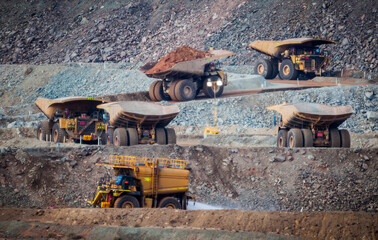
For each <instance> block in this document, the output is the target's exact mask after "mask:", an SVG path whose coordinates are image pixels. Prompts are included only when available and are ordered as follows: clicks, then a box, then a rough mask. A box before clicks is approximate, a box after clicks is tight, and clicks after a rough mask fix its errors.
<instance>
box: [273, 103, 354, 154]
mask: <svg viewBox="0 0 378 240" xmlns="http://www.w3.org/2000/svg"><path fill="white" fill-rule="evenodd" d="M267 109H269V110H275V111H277V112H279V113H280V114H281V119H280V121H279V123H278V124H277V146H278V147H290V148H293V147H336V148H338V147H343V148H349V147H350V135H349V132H348V130H346V129H338V127H339V126H340V125H341V124H342V123H343V122H344V121H345V120H347V119H348V118H349V117H350V116H351V115H352V114H353V109H352V107H351V106H337V107H333V106H328V105H323V104H317V103H295V104H280V105H274V106H269V107H267Z"/></svg>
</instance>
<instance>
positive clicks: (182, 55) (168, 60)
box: [146, 46, 211, 74]
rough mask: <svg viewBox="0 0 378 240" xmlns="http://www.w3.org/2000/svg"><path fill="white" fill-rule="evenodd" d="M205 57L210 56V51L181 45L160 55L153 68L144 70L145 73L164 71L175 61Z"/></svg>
mask: <svg viewBox="0 0 378 240" xmlns="http://www.w3.org/2000/svg"><path fill="white" fill-rule="evenodd" d="M205 57H211V53H209V52H206V51H200V50H197V49H194V48H191V47H188V46H182V47H179V48H176V49H175V50H173V51H172V52H170V53H169V54H168V55H166V56H165V57H162V58H161V59H160V61H159V62H158V63H157V64H156V65H155V66H154V67H153V68H151V69H149V70H148V71H147V72H146V74H154V73H158V72H164V71H167V70H168V69H170V68H171V67H173V66H174V65H175V64H176V63H179V62H185V61H191V60H196V59H200V58H205Z"/></svg>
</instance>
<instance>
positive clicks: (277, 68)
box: [248, 38, 336, 80]
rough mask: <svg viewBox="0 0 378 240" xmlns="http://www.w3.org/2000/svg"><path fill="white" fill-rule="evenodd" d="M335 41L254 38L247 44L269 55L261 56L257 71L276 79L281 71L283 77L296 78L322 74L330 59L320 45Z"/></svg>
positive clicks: (280, 74) (268, 77)
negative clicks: (302, 75) (262, 57)
mask: <svg viewBox="0 0 378 240" xmlns="http://www.w3.org/2000/svg"><path fill="white" fill-rule="evenodd" d="M332 43H336V42H334V41H332V40H327V39H320V38H293V39H287V40H282V41H254V42H252V43H250V44H249V45H248V46H249V47H250V48H252V49H254V50H256V51H258V52H261V53H263V54H265V55H268V56H269V59H260V60H258V61H257V63H256V66H255V72H256V73H257V74H260V75H262V76H263V77H265V78H266V79H273V78H275V77H276V76H277V74H279V77H280V78H281V79H284V80H294V79H297V76H298V74H299V73H304V74H305V75H306V76H307V78H314V77H315V76H316V75H321V74H322V71H324V70H325V67H326V66H327V64H328V62H329V59H328V57H326V56H324V55H323V54H322V53H321V51H320V49H319V47H318V46H319V45H322V44H332Z"/></svg>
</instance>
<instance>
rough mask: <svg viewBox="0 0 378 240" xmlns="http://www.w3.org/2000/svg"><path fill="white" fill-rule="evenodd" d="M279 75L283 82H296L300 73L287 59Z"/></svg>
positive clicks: (282, 64) (283, 62)
mask: <svg viewBox="0 0 378 240" xmlns="http://www.w3.org/2000/svg"><path fill="white" fill-rule="evenodd" d="M279 74H280V77H281V79H283V80H295V79H296V78H297V76H298V71H297V70H296V69H295V66H294V64H293V62H292V61H291V60H290V59H285V60H283V61H282V63H281V66H280V73H279Z"/></svg>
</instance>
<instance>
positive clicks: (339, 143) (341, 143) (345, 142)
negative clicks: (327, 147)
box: [329, 128, 351, 148]
mask: <svg viewBox="0 0 378 240" xmlns="http://www.w3.org/2000/svg"><path fill="white" fill-rule="evenodd" d="M329 135H330V142H331V147H333V148H339V147H342V148H350V142H351V141H350V134H349V131H348V130H345V129H340V130H338V129H337V128H332V129H330V133H329Z"/></svg>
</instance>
